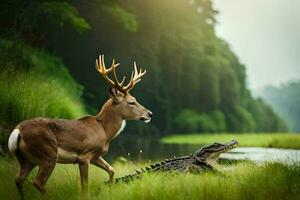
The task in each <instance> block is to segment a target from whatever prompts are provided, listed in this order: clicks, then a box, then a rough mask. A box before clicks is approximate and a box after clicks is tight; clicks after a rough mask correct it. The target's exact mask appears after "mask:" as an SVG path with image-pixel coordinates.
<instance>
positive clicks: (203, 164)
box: [115, 140, 238, 183]
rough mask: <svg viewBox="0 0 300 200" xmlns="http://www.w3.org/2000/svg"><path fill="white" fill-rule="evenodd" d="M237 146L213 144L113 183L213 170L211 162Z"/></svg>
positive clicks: (138, 171)
mask: <svg viewBox="0 0 300 200" xmlns="http://www.w3.org/2000/svg"><path fill="white" fill-rule="evenodd" d="M237 144H238V143H237V141H235V140H232V141H231V142H229V143H227V144H220V143H214V144H212V145H209V146H205V147H202V148H201V149H199V150H197V151H196V152H195V153H194V154H191V155H190V156H182V157H178V158H172V159H166V160H164V161H162V162H159V163H155V164H152V165H150V166H147V167H145V168H142V169H140V170H136V172H135V173H134V174H131V175H127V176H123V177H120V178H117V179H116V180H115V182H116V183H118V182H129V181H131V180H133V179H136V178H140V177H141V176H142V175H143V174H145V173H153V172H191V173H199V172H202V171H205V170H214V168H213V166H212V165H211V163H212V164H213V163H214V162H212V161H214V160H217V159H218V157H219V155H220V154H221V153H223V152H226V151H228V150H230V149H233V148H235V147H237Z"/></svg>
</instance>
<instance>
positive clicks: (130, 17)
mask: <svg viewBox="0 0 300 200" xmlns="http://www.w3.org/2000/svg"><path fill="white" fill-rule="evenodd" d="M104 9H105V10H106V12H107V13H108V14H110V15H111V16H112V17H113V18H114V20H115V21H116V22H118V23H119V24H120V25H123V26H124V28H125V29H126V30H128V31H132V32H137V31H138V22H137V19H136V15H135V14H133V13H131V12H129V11H127V10H125V9H123V8H122V7H121V6H120V5H119V4H117V3H115V2H110V3H109V4H108V5H107V6H106V7H104Z"/></svg>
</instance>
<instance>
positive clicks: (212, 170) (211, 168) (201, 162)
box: [196, 157, 220, 173]
mask: <svg viewBox="0 0 300 200" xmlns="http://www.w3.org/2000/svg"><path fill="white" fill-rule="evenodd" d="M196 162H197V164H200V165H202V166H204V167H205V169H208V170H209V171H211V172H213V173H220V172H219V171H218V170H216V169H215V168H214V167H213V166H211V165H210V164H208V163H207V162H205V161H203V160H202V159H199V158H198V157H196Z"/></svg>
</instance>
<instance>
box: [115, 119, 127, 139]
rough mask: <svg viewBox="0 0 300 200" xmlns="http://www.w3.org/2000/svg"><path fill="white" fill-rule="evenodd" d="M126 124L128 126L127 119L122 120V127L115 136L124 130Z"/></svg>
mask: <svg viewBox="0 0 300 200" xmlns="http://www.w3.org/2000/svg"><path fill="white" fill-rule="evenodd" d="M125 126H126V121H125V120H123V121H122V124H121V127H120V129H119V130H118V132H117V133H116V135H115V137H116V136H117V135H119V134H120V133H121V132H122V131H123V130H124V128H125Z"/></svg>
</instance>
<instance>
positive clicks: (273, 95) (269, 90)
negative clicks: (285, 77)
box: [255, 81, 300, 132]
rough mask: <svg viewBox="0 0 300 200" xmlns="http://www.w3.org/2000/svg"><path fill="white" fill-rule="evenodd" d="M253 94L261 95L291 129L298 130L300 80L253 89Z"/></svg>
mask: <svg viewBox="0 0 300 200" xmlns="http://www.w3.org/2000/svg"><path fill="white" fill-rule="evenodd" d="M255 95H256V96H259V97H261V98H262V99H263V100H264V101H265V102H267V103H268V104H269V105H271V106H272V107H273V108H274V110H275V111H276V112H277V113H279V114H280V115H281V116H282V117H284V119H286V123H287V124H288V126H289V127H290V129H291V130H292V131H295V132H299V131H300V124H299V117H300V98H299V97H300V82H299V81H290V82H288V83H285V84H281V85H279V86H268V87H265V88H263V89H262V90H258V91H255Z"/></svg>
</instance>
